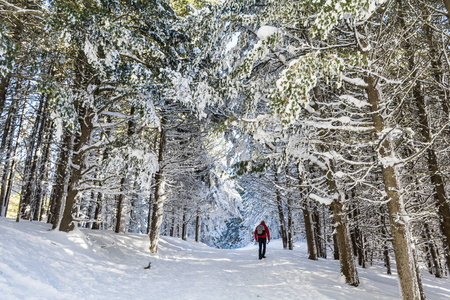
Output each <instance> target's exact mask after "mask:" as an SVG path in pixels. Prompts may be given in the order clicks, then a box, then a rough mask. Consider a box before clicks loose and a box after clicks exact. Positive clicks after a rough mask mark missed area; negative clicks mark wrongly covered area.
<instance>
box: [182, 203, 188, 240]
mask: <svg viewBox="0 0 450 300" xmlns="http://www.w3.org/2000/svg"><path fill="white" fill-rule="evenodd" d="M182 225H183V227H182V230H181V239H182V240H184V241H186V240H187V222H186V207H184V208H183V223H182Z"/></svg>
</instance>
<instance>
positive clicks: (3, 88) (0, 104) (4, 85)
mask: <svg viewBox="0 0 450 300" xmlns="http://www.w3.org/2000/svg"><path fill="white" fill-rule="evenodd" d="M9 79H10V74H7V75H6V76H5V77H3V76H2V79H1V80H0V114H1V113H2V112H3V109H4V108H5V102H6V93H7V91H8V86H9Z"/></svg>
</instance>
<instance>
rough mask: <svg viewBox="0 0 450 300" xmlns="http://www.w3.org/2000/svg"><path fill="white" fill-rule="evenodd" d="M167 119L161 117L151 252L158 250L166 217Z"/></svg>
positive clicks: (151, 229) (151, 228)
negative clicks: (164, 163)
mask: <svg viewBox="0 0 450 300" xmlns="http://www.w3.org/2000/svg"><path fill="white" fill-rule="evenodd" d="M165 125H166V120H165V117H164V116H162V118H161V131H160V135H159V149H158V163H159V170H158V171H157V172H156V174H155V197H154V198H153V199H154V202H153V213H152V223H151V227H150V252H152V253H157V252H158V242H159V235H160V230H161V224H162V221H163V217H164V203H165V201H166V196H165V179H164V173H163V171H164V167H163V162H164V150H165V146H166V131H165V130H166V129H165Z"/></svg>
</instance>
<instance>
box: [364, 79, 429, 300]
mask: <svg viewBox="0 0 450 300" xmlns="http://www.w3.org/2000/svg"><path fill="white" fill-rule="evenodd" d="M365 80H366V83H367V93H368V100H369V103H370V105H371V106H370V110H371V112H372V114H371V115H372V120H373V123H374V127H375V130H376V131H377V132H378V133H379V134H380V135H381V134H383V132H384V129H385V125H384V120H383V119H382V117H381V115H380V111H379V109H380V104H381V100H380V99H382V98H381V95H380V91H379V87H376V83H375V80H374V78H373V77H370V76H369V77H366V79H365ZM393 157H394V154H393V150H392V146H391V141H390V139H389V138H385V139H383V140H382V142H381V144H380V146H379V148H378V158H379V161H380V162H382V174H383V181H384V186H385V192H386V194H387V197H388V199H389V202H388V211H389V221H390V226H391V234H392V239H393V245H394V253H395V260H396V262H397V270H398V276H399V281H400V287H401V293H402V297H403V299H405V300H406V299H424V296H423V295H422V292H421V290H422V282H421V280H420V274H418V273H417V266H416V260H415V253H414V251H413V247H414V245H413V241H412V235H411V229H410V224H409V222H408V220H407V218H405V217H406V216H407V213H406V210H405V204H404V201H403V199H402V197H401V195H400V193H399V191H400V189H399V185H398V178H397V173H396V170H395V167H394V166H393V165H392V164H389V163H388V161H389V159H390V158H393Z"/></svg>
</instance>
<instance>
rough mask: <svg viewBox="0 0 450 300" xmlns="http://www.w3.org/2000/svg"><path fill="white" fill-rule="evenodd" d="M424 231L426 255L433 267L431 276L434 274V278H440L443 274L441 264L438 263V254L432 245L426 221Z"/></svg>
mask: <svg viewBox="0 0 450 300" xmlns="http://www.w3.org/2000/svg"><path fill="white" fill-rule="evenodd" d="M424 229H425V237H426V241H427V246H428V249H429V253H428V255H429V256H430V258H431V262H432V266H433V272H432V274H434V276H436V277H437V278H442V277H443V275H442V273H443V272H442V267H441V264H440V262H439V254H438V251H437V249H436V245H435V244H434V241H433V239H432V236H431V232H430V227H429V226H428V224H427V223H426V221H425V222H424Z"/></svg>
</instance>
